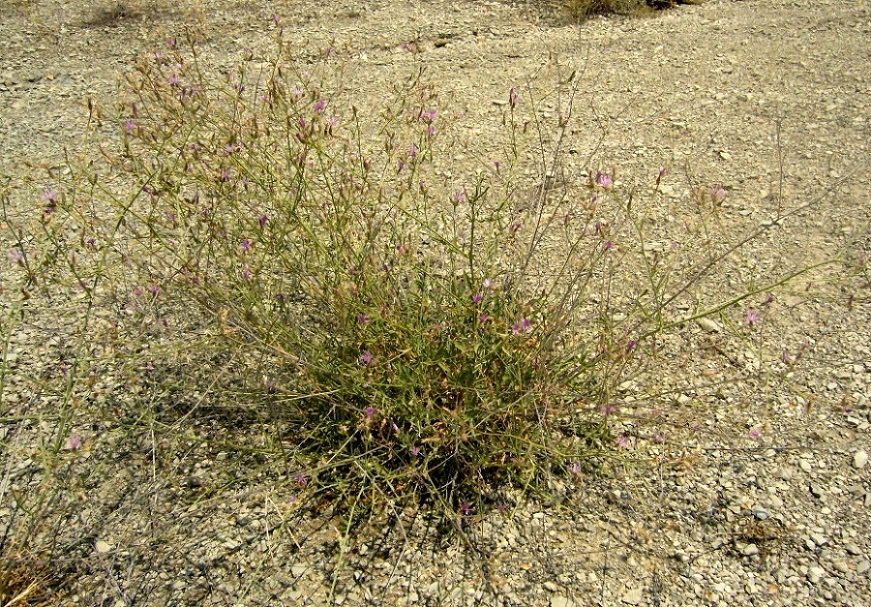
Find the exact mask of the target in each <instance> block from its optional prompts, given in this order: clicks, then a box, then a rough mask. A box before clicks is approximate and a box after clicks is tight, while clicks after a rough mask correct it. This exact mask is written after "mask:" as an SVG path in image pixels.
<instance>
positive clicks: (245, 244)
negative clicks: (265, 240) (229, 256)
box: [239, 238, 251, 251]
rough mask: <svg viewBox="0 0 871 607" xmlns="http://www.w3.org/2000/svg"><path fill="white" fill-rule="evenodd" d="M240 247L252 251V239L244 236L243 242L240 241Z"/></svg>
mask: <svg viewBox="0 0 871 607" xmlns="http://www.w3.org/2000/svg"><path fill="white" fill-rule="evenodd" d="M239 248H240V249H242V250H243V251H250V250H251V240H250V239H248V238H243V239H242V242H240V243H239Z"/></svg>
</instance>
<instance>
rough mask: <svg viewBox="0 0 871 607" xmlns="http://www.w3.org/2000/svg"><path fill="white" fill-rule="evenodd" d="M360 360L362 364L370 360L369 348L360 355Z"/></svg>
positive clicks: (368, 362)
mask: <svg viewBox="0 0 871 607" xmlns="http://www.w3.org/2000/svg"><path fill="white" fill-rule="evenodd" d="M360 362H361V363H363V364H364V365H368V364H370V363H371V362H372V353H371V352H369V350H366V351H365V352H363V353H362V354H361V355H360Z"/></svg>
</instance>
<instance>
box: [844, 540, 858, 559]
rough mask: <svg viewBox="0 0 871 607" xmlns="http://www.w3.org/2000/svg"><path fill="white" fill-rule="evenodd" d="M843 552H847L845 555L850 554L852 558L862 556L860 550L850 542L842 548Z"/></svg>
mask: <svg viewBox="0 0 871 607" xmlns="http://www.w3.org/2000/svg"><path fill="white" fill-rule="evenodd" d="M844 550H846V551H847V554H852V555H853V556H859V555H860V554H862V550H861V549H860V548H859V546H857V545H856V544H854V543H853V542H850V543H849V544H847V545H846V546H844Z"/></svg>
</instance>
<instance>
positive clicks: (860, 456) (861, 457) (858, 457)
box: [853, 449, 868, 469]
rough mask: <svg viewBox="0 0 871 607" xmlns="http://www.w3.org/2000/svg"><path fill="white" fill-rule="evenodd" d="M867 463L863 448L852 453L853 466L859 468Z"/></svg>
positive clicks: (866, 454)
mask: <svg viewBox="0 0 871 607" xmlns="http://www.w3.org/2000/svg"><path fill="white" fill-rule="evenodd" d="M867 463H868V452H867V451H865V449H859V450H858V451H856V453H854V454H853V467H854V468H857V469H861V468H864V467H865V464H867Z"/></svg>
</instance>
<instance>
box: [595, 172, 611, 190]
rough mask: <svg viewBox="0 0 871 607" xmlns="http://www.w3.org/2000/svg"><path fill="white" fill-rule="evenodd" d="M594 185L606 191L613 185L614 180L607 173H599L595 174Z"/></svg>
mask: <svg viewBox="0 0 871 607" xmlns="http://www.w3.org/2000/svg"><path fill="white" fill-rule="evenodd" d="M596 185H597V186H599V187H600V188H602V189H605V190H608V189H610V188H611V187H612V186H613V185H614V180H613V179H612V178H611V176H610V175H608V174H607V173H603V172H601V171H599V172H597V173H596Z"/></svg>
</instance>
